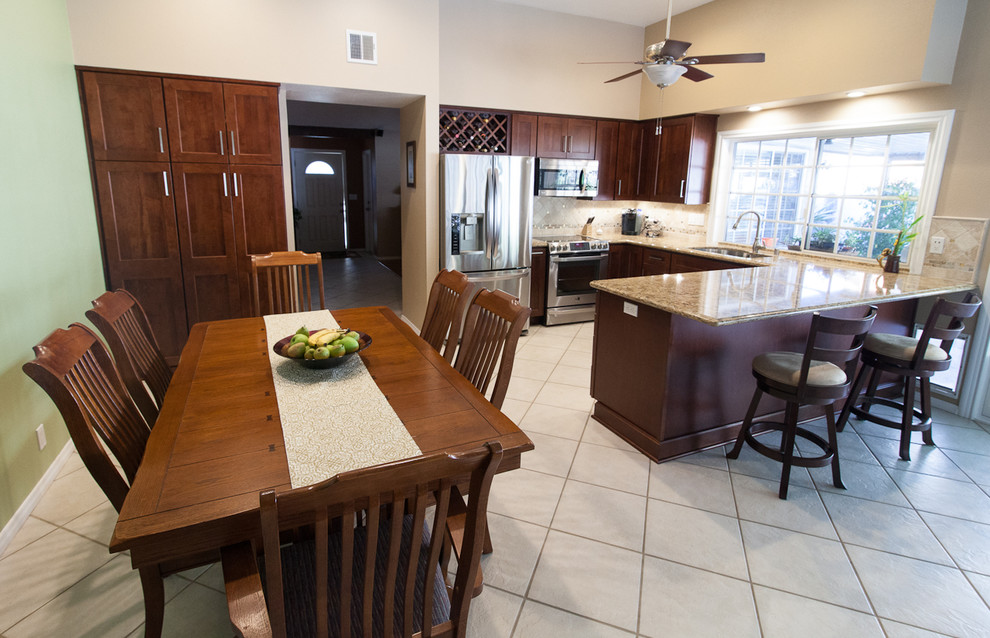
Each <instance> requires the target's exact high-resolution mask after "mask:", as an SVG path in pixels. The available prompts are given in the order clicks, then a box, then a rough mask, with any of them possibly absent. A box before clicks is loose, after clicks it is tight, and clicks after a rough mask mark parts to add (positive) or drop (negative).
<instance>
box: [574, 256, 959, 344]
mask: <svg viewBox="0 0 990 638" xmlns="http://www.w3.org/2000/svg"><path fill="white" fill-rule="evenodd" d="M609 239H610V240H611V238H609ZM637 240H638V241H637ZM619 241H620V242H623V243H633V244H637V245H643V246H649V247H654V248H662V249H665V250H671V251H674V252H683V253H687V254H696V255H701V256H706V257H709V258H714V256H713V255H711V254H706V253H703V252H699V251H695V250H691V249H690V248H689V247H688V246H685V245H684V244H683V242H682V241H675V240H668V241H663V240H662V239H654V240H645V241H643V240H642V239H641V238H638V237H629V238H628V239H625V238H623V239H620V240H619ZM697 243H698V242H695V245H697ZM769 254H770V255H771V256H770V257H768V258H765V259H760V260H751V259H745V258H730V257H723V256H721V255H720V256H718V259H719V260H721V261H730V262H734V263H746V264H751V265H753V267H752V268H745V269H743V268H734V269H730V270H711V271H706V272H692V273H683V274H670V275H651V276H645V277H628V278H622V279H602V280H596V281H593V282H591V285H592V287H593V288H595V289H597V290H600V291H602V292H606V293H609V294H613V295H617V296H619V297H622V298H624V299H627V300H629V301H631V302H634V303H639V304H644V305H647V306H650V307H653V308H657V309H658V310H663V311H667V312H670V313H672V314H677V315H681V316H684V317H688V318H691V319H694V320H696V321H700V322H702V323H705V324H708V325H711V326H725V325H732V324H737V323H746V322H749V321H758V320H761V319H768V318H771V317H783V316H787V315H795V314H804V313H809V312H815V311H826V310H830V309H839V308H848V307H852V306H860V305H864V304H872V303H883V302H887V301H894V300H897V299H913V298H917V297H928V296H933V295H942V294H949V293H954V292H964V291H967V290H972V289H973V288H974V287H975V286H974V284H973V283H972V282H969V281H951V280H946V279H939V278H935V277H928V276H925V275H924V274H910V273H900V274H893V273H885V272H883V271H881V270H880V268H879V267H876V266H874V267H870V266H869V265H863V266H859V265H858V264H854V263H850V264H846V263H839V262H838V260H835V259H823V258H816V257H814V256H805V255H804V254H803V253H801V254H799V255H796V254H792V253H789V252H787V251H781V252H780V254H779V255H776V256H772V253H769Z"/></svg>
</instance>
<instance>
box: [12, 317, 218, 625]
mask: <svg viewBox="0 0 990 638" xmlns="http://www.w3.org/2000/svg"><path fill="white" fill-rule="evenodd" d="M34 353H35V358H34V360H33V361H28V362H27V363H25V364H24V366H23V370H24V372H25V373H26V374H27V375H28V376H29V377H31V379H33V380H34V381H35V382H36V383H37V384H38V385H39V386H41V388H42V389H43V390H44V391H45V392H47V393H48V396H50V397H51V399H52V401H54V402H55V405H56V407H57V408H58V411H59V413H60V414H61V415H62V418H63V420H64V421H65V425H66V427H67V428H68V430H69V435H70V436H71V437H72V443H73V445H75V448H76V451H77V452H78V453H79V456H80V458H82V461H83V463H84V464H85V466H86V468H87V469H88V470H89V472H90V474H92V475H93V478H94V479H95V480H96V483H97V484H98V485H99V486H100V489H102V490H103V493H104V494H106V496H107V498H108V499H109V500H110V503H111V504H112V505H113V507H114V509H116V510H117V512H118V513H119V512H120V509H121V507H123V505H124V498H125V497H126V496H127V492H128V491H129V489H130V485H131V483H132V482H133V481H134V476H135V475H136V474H137V470H138V467H139V466H140V464H141V459H142V457H143V456H144V448H145V444H146V443H147V441H148V436H149V435H150V434H151V428H150V427H149V426H148V423H147V422H146V421H145V420H144V417H143V416H142V415H141V413H140V412H139V411H138V409H137V407H136V405H135V404H134V402H133V401H132V400H131V398H130V395H129V394H128V391H127V388H126V387H125V386H124V383H123V381H122V380H121V378H120V375H119V374H118V372H117V369H116V367H115V366H114V363H113V360H112V359H111V358H110V353H109V352H107V349H106V347H105V346H104V345H103V342H102V341H100V338H99V337H98V336H97V335H96V333H95V332H93V331H92V330H90V329H89V328H87V327H86V326H83V325H82V324H78V323H74V324H72V325H71V326H69V328H68V330H61V329H59V330H56V331H55V332H53V333H52V334H50V335H49V336H48V337H46V338H45V340H44V341H42V342H41V343H39V344H38V345H36V346H35V347H34ZM111 455H112V457H111ZM114 459H116V461H117V463H119V464H120V468H121V470H123V472H124V475H123V476H121V474H120V471H119V470H118V469H117V467H116V466H115V465H114ZM216 559H217V557H216V556H213V555H198V556H192V557H190V558H189V560H183V561H179V562H177V563H176V564H175V565H153V566H149V567H142V568H140V569H139V570H138V571H139V574H140V576H141V588H142V590H143V593H144V611H145V636H148V637H155V638H157V637H158V636H161V633H162V621H163V619H164V616H165V588H164V584H163V582H162V577H163V576H164V575H165V574H166V573H174V572H176V571H181V570H184V569H189V568H191V567H195V566H197V565H203V564H206V563H210V562H215V561H216Z"/></svg>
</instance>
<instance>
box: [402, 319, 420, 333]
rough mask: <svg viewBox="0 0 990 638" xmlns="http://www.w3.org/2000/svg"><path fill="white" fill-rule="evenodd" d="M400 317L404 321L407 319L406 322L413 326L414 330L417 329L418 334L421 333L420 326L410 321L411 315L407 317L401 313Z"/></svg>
mask: <svg viewBox="0 0 990 638" xmlns="http://www.w3.org/2000/svg"><path fill="white" fill-rule="evenodd" d="M399 319H402V320H403V321H405V322H406V324H408V325H409V327H410V328H412V329H413V330H415V331H416V334H419V326H417V325H416V324H414V323H413V322H412V321H410V319H409V317H407V316H405V315H400V316H399Z"/></svg>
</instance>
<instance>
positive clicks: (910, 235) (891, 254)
mask: <svg viewBox="0 0 990 638" xmlns="http://www.w3.org/2000/svg"><path fill="white" fill-rule="evenodd" d="M901 199H905V200H906V196H905V195H901ZM922 217H924V215H918V216H917V217H915V218H914V219H913V220H912V221H911V223H910V224H908V225H907V226H901V229H900V230H899V231H897V239H895V240H894V245H893V247H891V248H884V249H883V250H882V251H881V252H880V256H879V257H877V263H878V264H880V267H881V268H883V270H884V272H900V270H901V250H903V248H904V246H906V245H908V244H909V243H911V240H912V239H914V238H915V237H917V236H918V230H917V228H916V226H917V225H918V222H920V221H921V218H922Z"/></svg>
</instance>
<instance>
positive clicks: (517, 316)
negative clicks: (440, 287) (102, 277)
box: [454, 289, 530, 409]
mask: <svg viewBox="0 0 990 638" xmlns="http://www.w3.org/2000/svg"><path fill="white" fill-rule="evenodd" d="M529 314H530V309H529V308H527V307H526V306H523V305H520V304H519V300H518V299H516V298H515V297H513V296H512V295H509V294H507V293H505V292H503V291H501V290H496V291H494V292H493V291H490V290H486V289H481V290H479V291H478V292H477V293H476V294H475V295H474V298H473V299H472V301H471V305H470V306H469V307H468V312H467V318H466V319H465V321H464V336H463V337H462V338H461V347H460V349H459V350H458V351H457V359H456V361H455V363H454V369H456V370H457V371H458V372H460V373H461V374H462V375H464V377H465V378H466V379H467V380H468V381H470V382H471V383H472V384H473V385H474V387H476V388H478V390H479V391H480V392H481V393H482V394H485V392H486V391H487V390H488V385H489V383H491V380H492V376H493V374H494V373H495V372H496V370H497V372H498V376H497V378H496V379H495V385H494V387H493V388H492V397H491V402H492V405H494V406H495V407H496V408H499V409H501V407H502V402H503V401H504V400H505V391H506V390H507V389H508V387H509V378H510V377H511V376H512V364H513V362H514V361H515V356H516V344H517V343H518V342H519V335H520V334H521V333H522V327H523V325H524V324H525V323H526V319H527V318H529Z"/></svg>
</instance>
